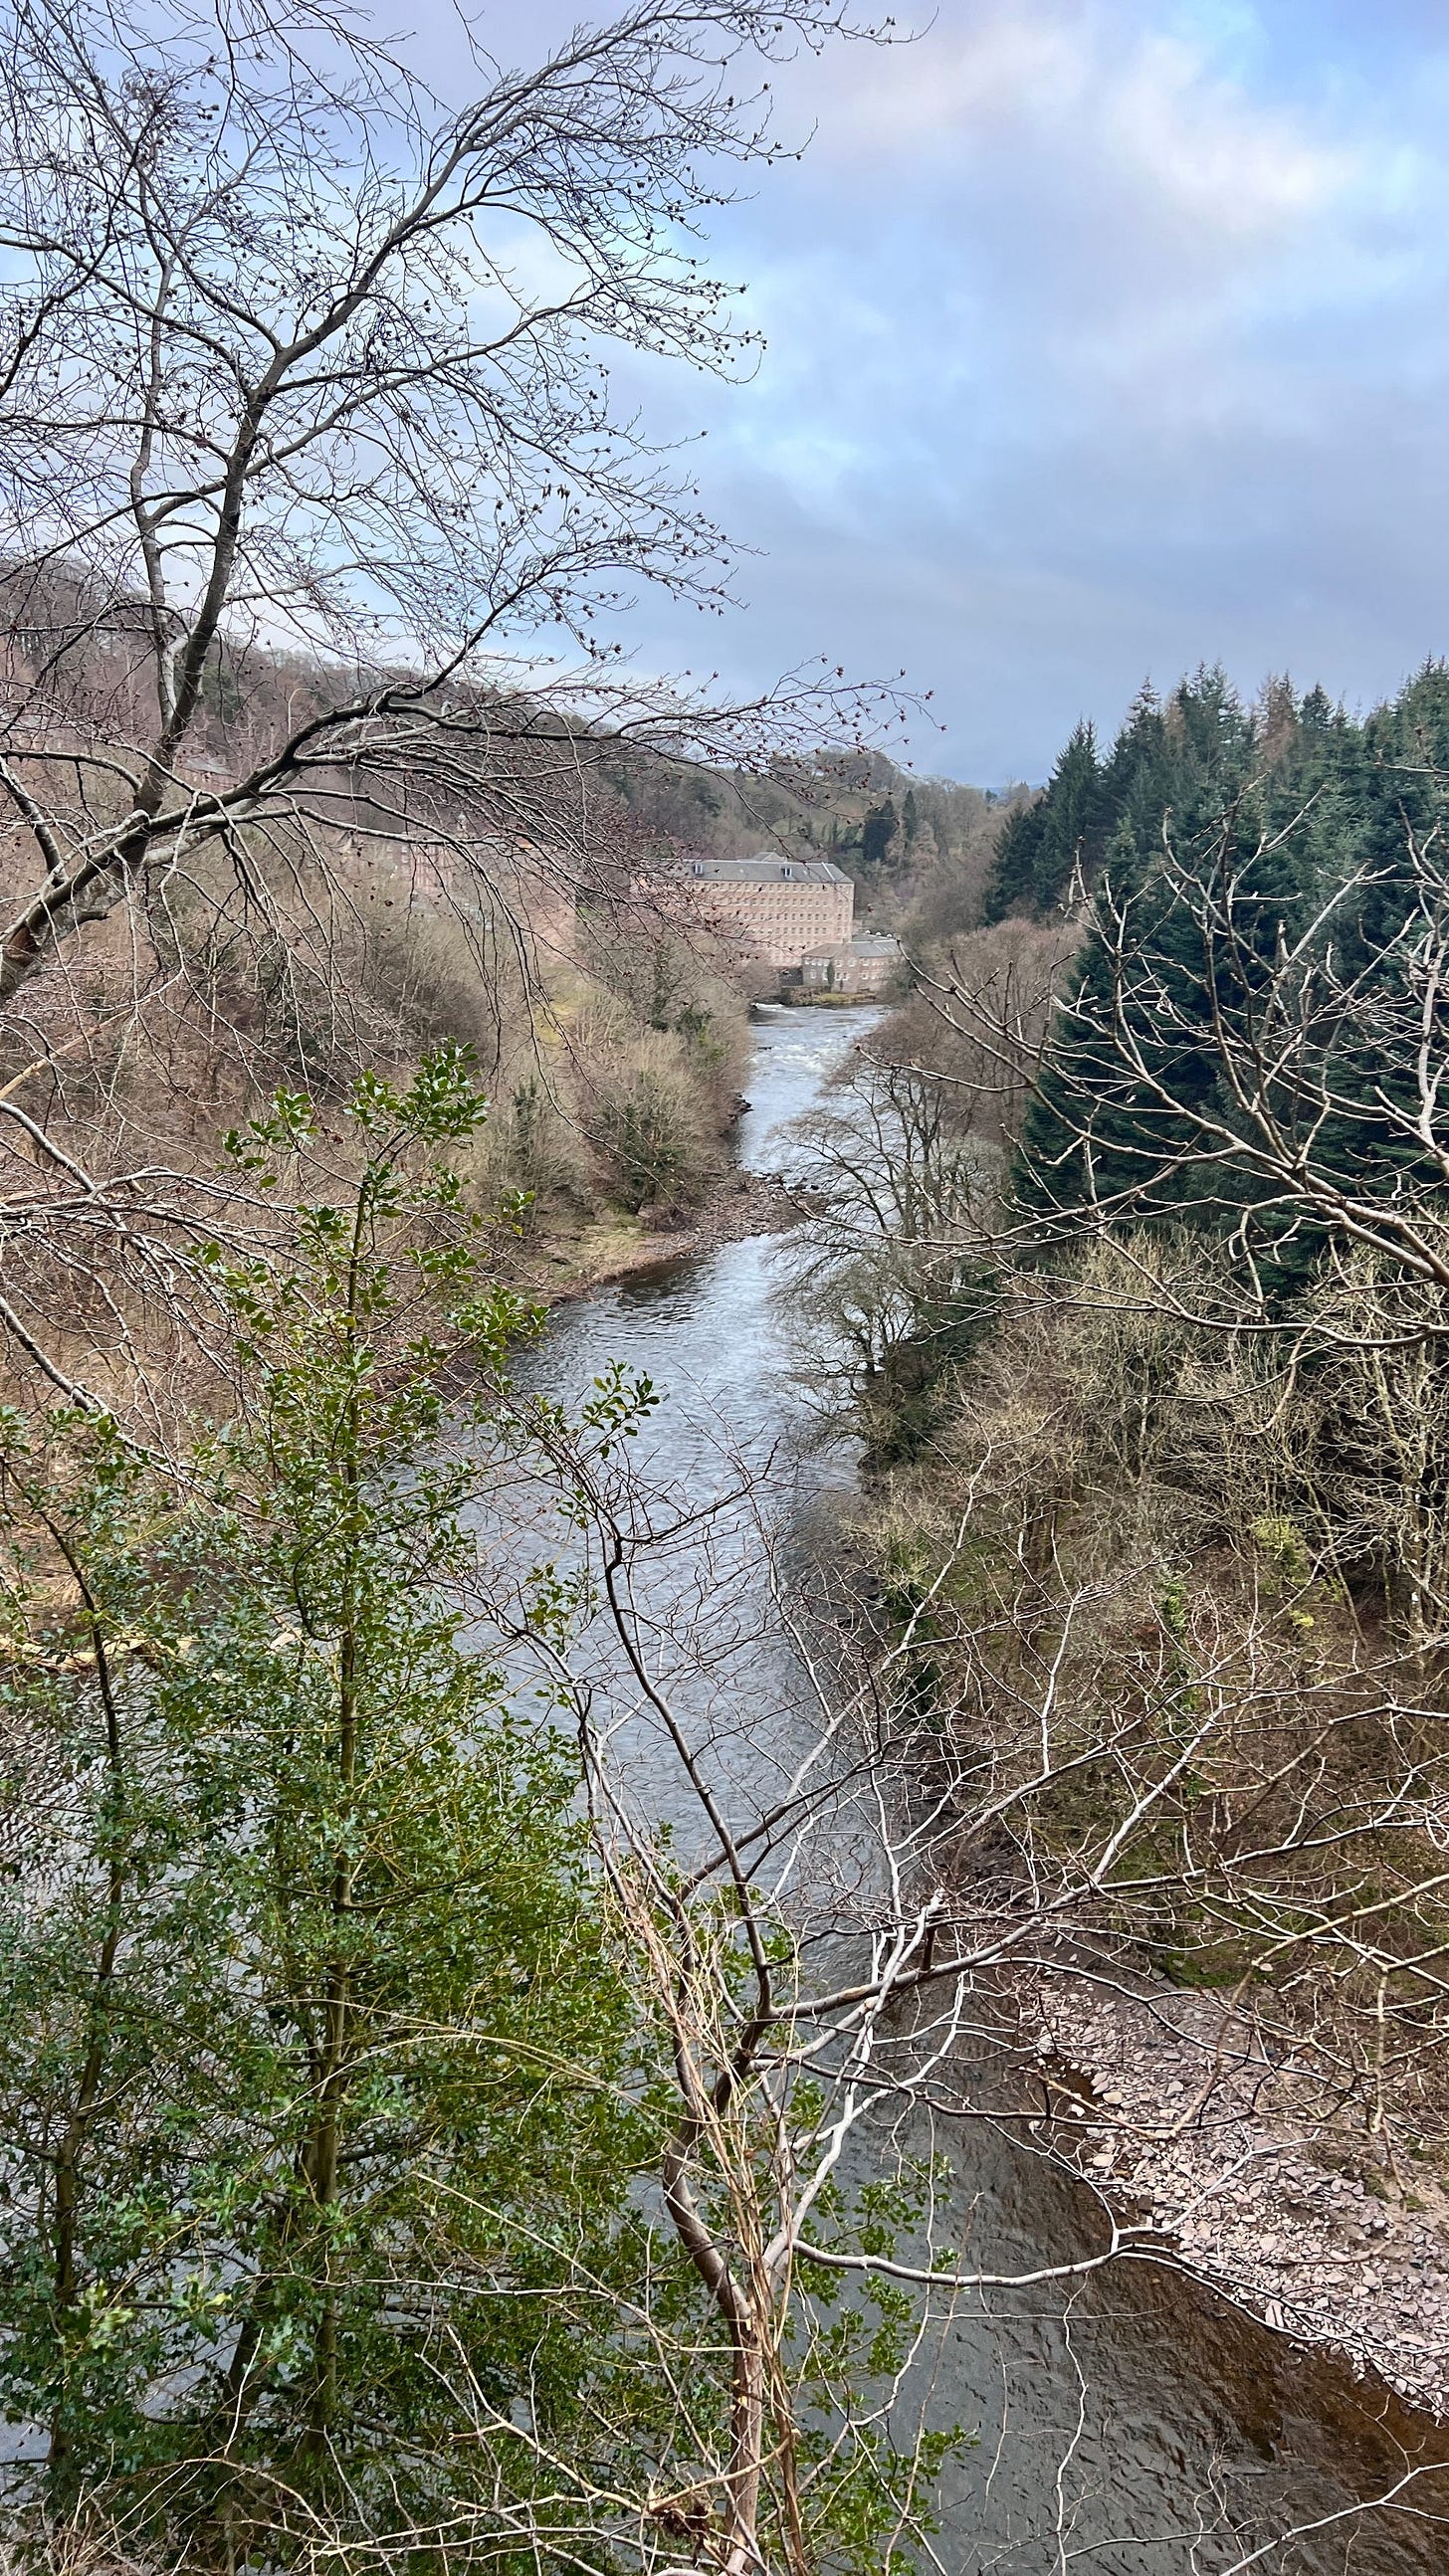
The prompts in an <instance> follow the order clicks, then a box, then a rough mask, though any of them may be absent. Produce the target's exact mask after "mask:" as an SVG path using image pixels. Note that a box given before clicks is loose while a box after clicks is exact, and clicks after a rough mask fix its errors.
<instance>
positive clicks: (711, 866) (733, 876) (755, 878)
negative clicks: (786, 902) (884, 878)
mask: <svg viewBox="0 0 1449 2576" xmlns="http://www.w3.org/2000/svg"><path fill="white" fill-rule="evenodd" d="M680 874H681V875H682V876H686V877H693V878H696V879H702V880H703V881H704V882H705V883H706V884H707V885H780V884H787V883H790V882H792V881H793V883H794V884H796V885H849V883H850V879H849V877H848V876H847V875H846V873H845V870H844V869H843V868H837V867H834V866H832V864H831V862H830V860H829V859H782V858H781V857H780V855H779V852H778V851H776V850H761V851H760V852H759V854H758V855H757V856H756V857H755V858H753V859H691V860H688V861H686V863H685V865H684V866H683V867H682V868H681V870H680Z"/></svg>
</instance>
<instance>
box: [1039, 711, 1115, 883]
mask: <svg viewBox="0 0 1449 2576" xmlns="http://www.w3.org/2000/svg"><path fill="white" fill-rule="evenodd" d="M1040 810H1041V837H1040V840H1039V842H1038V844H1037V850H1036V865H1035V869H1034V872H1033V881H1032V894H1033V897H1034V899H1035V903H1036V907H1037V910H1038V911H1040V912H1050V911H1052V910H1053V909H1054V908H1055V907H1056V906H1057V905H1059V904H1061V903H1064V902H1065V900H1066V898H1067V895H1068V893H1069V891H1070V889H1071V884H1072V880H1073V877H1074V876H1075V875H1076V874H1077V873H1078V872H1079V871H1080V873H1081V875H1082V876H1083V877H1084V878H1086V879H1087V880H1088V881H1089V882H1090V880H1091V878H1092V877H1093V876H1094V875H1095V873H1096V863H1097V860H1098V857H1099V856H1100V845H1099V838H1098V835H1099V828H1100V825H1101V821H1102V772H1101V766H1100V764H1099V762H1098V759H1097V741H1096V735H1095V733H1094V732H1093V729H1092V727H1091V725H1090V724H1079V725H1078V726H1077V727H1076V729H1075V731H1074V732H1073V734H1072V736H1071V739H1070V741H1069V742H1068V743H1067V746H1066V749H1065V750H1064V751H1063V753H1062V755H1061V757H1060V759H1059V760H1058V762H1057V765H1056V767H1055V769H1054V770H1053V771H1052V775H1051V780H1050V783H1049V785H1048V787H1047V792H1046V795H1045V796H1044V798H1043V799H1042V804H1041V809H1040Z"/></svg>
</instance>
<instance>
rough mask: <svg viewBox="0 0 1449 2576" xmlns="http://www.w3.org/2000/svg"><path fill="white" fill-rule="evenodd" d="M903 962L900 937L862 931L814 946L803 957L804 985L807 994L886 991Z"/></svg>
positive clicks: (801, 981)
mask: <svg viewBox="0 0 1449 2576" xmlns="http://www.w3.org/2000/svg"><path fill="white" fill-rule="evenodd" d="M900 962H901V943H900V941H899V940H898V939H890V938H887V937H886V935H885V933H884V932H881V931H871V930H863V931H862V932H861V933H860V936H859V937H858V938H856V939H851V940H848V941H845V942H842V943H840V944H838V945H836V946H827V947H824V948H812V949H811V950H810V951H809V952H808V954H807V955H806V956H805V957H804V958H803V959H802V960H801V966H800V983H801V988H802V990H803V991H805V992H807V993H857V994H862V995H864V994H867V993H883V992H884V991H885V989H886V987H887V985H888V984H889V983H890V980H891V978H892V976H893V975H894V974H895V971H896V969H897V967H898V966H899V964H900Z"/></svg>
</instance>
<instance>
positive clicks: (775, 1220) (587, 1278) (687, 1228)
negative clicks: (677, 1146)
mask: <svg viewBox="0 0 1449 2576" xmlns="http://www.w3.org/2000/svg"><path fill="white" fill-rule="evenodd" d="M804 1204H805V1203H804V1200H803V1199H802V1196H801V1194H800V1192H799V1191H797V1190H794V1189H792V1188H791V1187H789V1186H787V1184H786V1182H785V1180H784V1177H783V1175H782V1174H781V1173H779V1172H742V1171H737V1170H736V1171H730V1172H728V1173H726V1174H725V1176H724V1177H723V1179H722V1180H720V1181H719V1182H718V1183H717V1184H716V1185H715V1187H714V1188H713V1189H712V1190H711V1191H710V1192H709V1194H708V1196H707V1197H706V1198H705V1200H704V1201H703V1203H702V1205H701V1206H700V1207H698V1208H696V1209H693V1210H691V1212H690V1213H689V1215H688V1216H687V1217H685V1218H684V1220H683V1221H682V1222H678V1223H676V1222H669V1221H666V1220H664V1219H663V1218H662V1217H659V1216H656V1215H655V1214H654V1213H653V1212H652V1211H650V1210H649V1209H647V1208H646V1209H644V1210H642V1211H641V1212H640V1214H639V1215H638V1216H636V1217H626V1216H613V1217H609V1218H606V1219H601V1220H599V1221H598V1222H597V1223H596V1224H594V1225H592V1226H590V1227H589V1228H588V1229H587V1230H586V1231H585V1232H584V1233H583V1234H582V1235H580V1236H579V1237H578V1238H577V1239H576V1241H575V1242H573V1243H572V1244H570V1245H569V1246H568V1247H567V1249H565V1250H554V1251H550V1252H549V1253H547V1254H546V1255H545V1256H544V1257H543V1258H542V1259H541V1260H538V1261H535V1262H534V1263H533V1264H532V1265H531V1267H530V1269H529V1271H528V1274H527V1278H526V1284H527V1286H528V1287H529V1288H530V1289H531V1291H532V1293H533V1294H534V1295H535V1296H537V1297H540V1298H541V1299H542V1300H543V1302H544V1303H545V1304H546V1305H550V1306H556V1305H561V1304H563V1303H565V1302H566V1301H567V1300H568V1299H570V1298H575V1297H586V1296H588V1294H589V1293H590V1291H591V1290H592V1289H594V1288H602V1287H606V1286H607V1285H608V1284H609V1282H610V1281H611V1280H615V1279H627V1278H628V1277H629V1276H630V1275H631V1273H632V1272H634V1271H636V1270H652V1269H655V1268H656V1267H657V1266H658V1264H659V1263H660V1262H662V1261H681V1260H684V1259H685V1258H686V1257H687V1256H690V1255H693V1254H696V1253H703V1252H713V1251H714V1250H715V1248H716V1246H717V1245H719V1244H722V1243H740V1242H743V1241H744V1239H745V1238H746V1236H748V1235H756V1234H783V1233H784V1232H785V1231H786V1229H787V1228H788V1227H789V1226H792V1225H795V1224H798V1222H799V1220H800V1218H801V1216H802V1214H803V1213H804Z"/></svg>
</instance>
